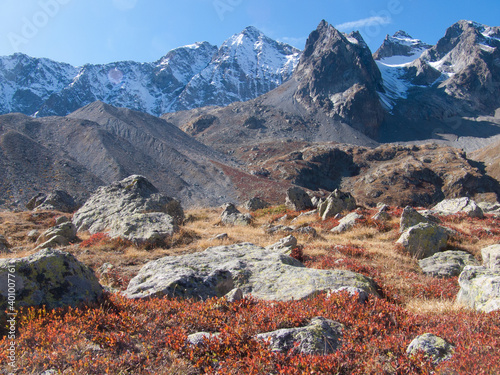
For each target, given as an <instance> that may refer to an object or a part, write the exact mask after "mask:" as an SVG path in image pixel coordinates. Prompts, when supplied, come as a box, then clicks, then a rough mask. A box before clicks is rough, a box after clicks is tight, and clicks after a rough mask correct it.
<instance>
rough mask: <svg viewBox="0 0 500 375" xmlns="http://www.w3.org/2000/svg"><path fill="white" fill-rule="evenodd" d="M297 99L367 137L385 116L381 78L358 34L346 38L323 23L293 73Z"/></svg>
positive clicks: (307, 106) (309, 39)
mask: <svg viewBox="0 0 500 375" xmlns="http://www.w3.org/2000/svg"><path fill="white" fill-rule="evenodd" d="M294 77H295V79H296V80H297V81H298V82H299V86H298V89H297V91H296V93H295V95H294V99H295V100H296V101H297V102H299V103H301V104H302V105H304V106H305V107H306V108H307V109H309V110H312V111H315V110H322V111H324V112H325V113H326V114H327V115H328V116H330V117H332V118H335V119H338V120H340V121H343V122H345V123H347V124H349V125H351V126H352V127H354V128H355V129H357V130H360V131H362V132H364V133H365V134H368V135H374V134H376V132H377V128H378V126H379V125H380V123H381V122H382V120H383V117H384V112H383V109H382V107H381V105H380V100H379V98H378V96H377V93H376V92H377V91H381V90H383V88H382V77H381V74H380V71H379V70H378V68H377V65H376V64H375V62H374V60H373V58H372V55H371V52H370V50H369V48H368V47H367V46H366V44H365V43H364V41H363V39H362V38H361V35H359V33H353V34H351V35H348V36H346V35H344V34H342V33H340V32H339V31H338V30H336V29H335V28H334V27H333V26H331V25H329V24H328V23H326V22H325V21H322V22H321V23H320V25H319V26H318V28H317V29H316V30H314V31H313V32H312V33H311V35H310V36H309V38H308V40H307V43H306V47H305V50H304V52H303V54H302V56H301V59H300V62H299V65H298V66H297V69H296V71H295V73H294Z"/></svg>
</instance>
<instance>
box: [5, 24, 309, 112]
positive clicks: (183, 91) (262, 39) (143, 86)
mask: <svg viewBox="0 0 500 375" xmlns="http://www.w3.org/2000/svg"><path fill="white" fill-rule="evenodd" d="M299 55H300V51H299V50H297V49H295V48H293V47H291V46H289V45H287V44H284V43H281V42H276V41H274V40H272V39H270V38H268V37H266V36H265V35H264V34H262V33H261V32H260V31H258V30H257V29H256V28H254V27H248V28H246V29H245V30H243V31H242V32H241V33H239V34H236V35H234V36H232V37H231V38H229V39H228V40H227V41H226V42H224V43H223V45H222V46H221V47H220V48H217V47H216V46H213V45H211V44H209V43H207V42H202V43H195V44H193V45H188V46H184V47H179V48H176V49H174V50H172V51H170V52H169V53H168V54H167V55H165V56H164V57H163V58H161V59H160V60H158V61H156V62H153V63H138V62H134V61H121V62H115V63H110V64H99V65H91V64H87V65H84V66H83V67H79V68H75V67H72V66H70V65H68V64H63V63H57V62H54V61H51V60H48V59H35V58H31V57H29V56H26V55H23V54H15V55H12V56H7V57H0V98H1V99H2V100H0V102H1V103H2V104H0V113H9V112H20V113H24V114H27V115H33V114H35V113H36V114H37V115H38V116H50V115H59V116H61V115H62V116H64V115H67V114H68V113H70V112H73V111H75V110H77V109H78V108H81V107H83V106H85V105H87V104H90V103H92V102H94V101H98V100H99V101H103V102H105V103H108V104H112V105H114V106H118V107H126V108H129V109H133V110H138V111H142V112H146V113H149V114H153V115H156V116H159V115H160V114H162V113H165V112H171V111H175V110H180V109H191V108H196V107H200V106H204V105H207V104H210V105H227V104H229V103H232V102H234V101H245V100H249V99H253V98H255V97H257V96H259V95H262V94H264V93H266V92H268V91H269V90H272V89H274V88H275V87H277V86H279V85H280V84H281V83H282V82H284V81H285V80H286V79H287V78H288V77H289V76H290V75H291V73H292V71H293V69H294V67H295V66H296V64H297V62H298V59H299Z"/></svg>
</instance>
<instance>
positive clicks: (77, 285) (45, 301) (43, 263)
mask: <svg viewBox="0 0 500 375" xmlns="http://www.w3.org/2000/svg"><path fill="white" fill-rule="evenodd" d="M9 269H15V275H16V279H15V280H16V283H15V285H16V286H15V288H16V296H17V298H16V306H17V307H26V306H40V305H45V306H47V308H49V309H52V308H56V307H63V306H77V305H78V304H80V303H91V302H96V301H97V300H98V299H99V298H100V297H101V295H102V287H101V285H100V284H99V282H98V280H97V278H96V276H95V275H94V273H93V272H92V271H91V269H90V268H88V267H87V266H85V265H84V264H82V263H80V262H79V261H78V260H77V259H76V258H75V257H74V256H73V255H71V254H69V253H66V252H62V251H59V250H53V249H45V250H42V251H39V252H38V253H36V254H33V255H30V256H28V257H25V258H18V259H4V260H0V282H1V283H2V285H7V277H8V273H9V272H11V271H9ZM6 307H7V288H2V289H1V290H0V310H2V311H4V310H5V309H6Z"/></svg>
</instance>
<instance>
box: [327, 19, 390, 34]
mask: <svg viewBox="0 0 500 375" xmlns="http://www.w3.org/2000/svg"><path fill="white" fill-rule="evenodd" d="M390 23H391V18H390V17H381V16H373V17H369V18H363V19H361V20H357V21H351V22H345V23H341V24H340V25H336V26H335V28H336V29H337V30H340V31H347V30H353V29H361V28H363V27H367V26H374V25H388V24H390Z"/></svg>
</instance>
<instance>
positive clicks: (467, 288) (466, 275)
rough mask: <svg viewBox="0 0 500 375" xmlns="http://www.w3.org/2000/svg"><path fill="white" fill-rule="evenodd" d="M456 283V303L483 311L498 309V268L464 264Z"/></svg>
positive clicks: (499, 281) (499, 302) (499, 305)
mask: <svg viewBox="0 0 500 375" xmlns="http://www.w3.org/2000/svg"><path fill="white" fill-rule="evenodd" d="M458 284H459V285H460V291H459V292H458V295H457V298H456V302H457V303H458V304H461V305H464V306H467V307H470V308H473V309H476V310H479V311H484V312H491V311H497V310H500V270H492V269H489V268H486V267H482V266H478V267H474V266H466V267H465V268H464V270H463V271H462V273H461V274H460V277H459V278H458Z"/></svg>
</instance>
